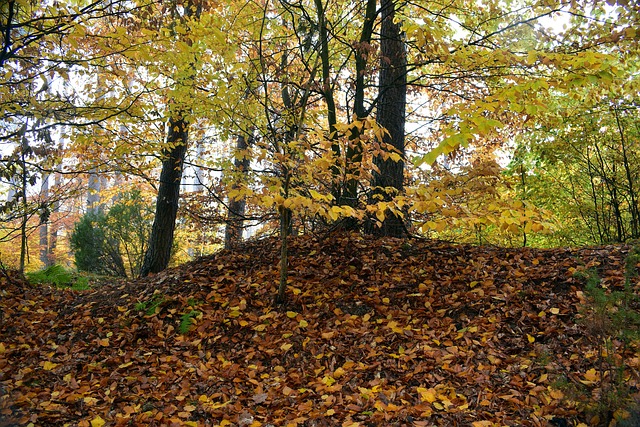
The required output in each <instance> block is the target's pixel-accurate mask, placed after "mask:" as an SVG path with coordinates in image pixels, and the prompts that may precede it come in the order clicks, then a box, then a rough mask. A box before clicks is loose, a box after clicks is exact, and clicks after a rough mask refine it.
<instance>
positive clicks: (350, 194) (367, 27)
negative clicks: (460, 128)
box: [338, 0, 377, 228]
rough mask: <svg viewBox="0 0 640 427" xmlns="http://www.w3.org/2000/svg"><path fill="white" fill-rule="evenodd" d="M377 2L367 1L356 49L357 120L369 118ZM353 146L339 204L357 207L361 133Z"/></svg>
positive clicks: (354, 133)
mask: <svg viewBox="0 0 640 427" xmlns="http://www.w3.org/2000/svg"><path fill="white" fill-rule="evenodd" d="M376 4H377V1H376V0H367V5H366V10H365V17H364V23H363V26H362V32H361V33H360V40H359V42H358V44H357V45H356V49H355V61H356V77H355V78H356V82H355V83H356V84H355V89H354V91H355V93H354V99H353V113H354V115H355V117H356V120H364V119H366V118H367V115H368V113H369V112H368V111H367V109H366V108H365V106H364V95H365V84H366V81H365V75H366V71H367V64H368V58H369V57H370V56H371V37H372V35H373V27H374V23H375V20H376V16H377V11H376ZM350 138H351V144H350V145H349V147H348V148H347V150H346V153H345V154H346V174H347V179H346V183H345V188H344V191H343V193H342V197H341V199H342V200H339V201H338V204H339V205H341V204H344V205H349V206H351V207H356V206H357V204H358V177H359V176H360V164H361V163H362V142H360V132H359V131H358V130H356V129H354V130H353V131H352V133H351V135H350ZM350 222H351V224H348V226H347V228H355V227H354V225H355V223H354V222H353V221H350Z"/></svg>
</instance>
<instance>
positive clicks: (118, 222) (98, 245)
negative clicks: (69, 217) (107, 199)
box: [71, 190, 152, 277]
mask: <svg viewBox="0 0 640 427" xmlns="http://www.w3.org/2000/svg"><path fill="white" fill-rule="evenodd" d="M151 219H152V210H151V208H150V206H149V205H148V204H147V203H145V201H144V200H143V198H142V196H141V194H140V191H137V190H135V191H130V192H126V193H123V194H121V195H119V197H118V200H117V202H116V203H114V204H113V205H112V206H111V208H110V209H109V211H108V212H107V213H106V214H105V213H102V212H90V213H87V214H85V215H84V216H83V217H82V218H81V219H80V221H79V222H78V223H77V224H76V225H75V228H74V230H73V233H72V235H71V249H73V250H74V252H75V260H76V266H77V268H78V270H79V271H87V272H91V273H97V274H105V275H109V276H121V277H126V276H127V275H129V276H131V277H135V276H138V275H139V273H140V268H141V267H142V263H143V261H144V255H145V252H146V248H147V242H148V241H149V234H150V231H151V224H152V220H151Z"/></svg>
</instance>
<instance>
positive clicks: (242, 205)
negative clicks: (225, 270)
mask: <svg viewBox="0 0 640 427" xmlns="http://www.w3.org/2000/svg"><path fill="white" fill-rule="evenodd" d="M249 140H251V137H250V138H249ZM248 147H249V143H247V139H246V138H245V137H244V135H238V137H237V139H236V156H237V157H236V159H235V160H234V166H235V171H236V172H238V173H240V174H242V178H244V177H245V175H246V174H247V172H248V170H249V157H247V155H246V150H247V148H248ZM240 156H242V157H240ZM233 188H237V186H235V185H234V187H233ZM245 209H246V199H245V197H244V196H243V197H239V198H233V199H229V206H228V210H227V223H226V227H225V230H224V247H225V248H226V249H230V248H232V247H233V246H235V245H236V244H238V243H239V242H241V241H242V230H243V228H244V216H245Z"/></svg>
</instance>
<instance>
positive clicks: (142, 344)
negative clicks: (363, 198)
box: [0, 234, 638, 427]
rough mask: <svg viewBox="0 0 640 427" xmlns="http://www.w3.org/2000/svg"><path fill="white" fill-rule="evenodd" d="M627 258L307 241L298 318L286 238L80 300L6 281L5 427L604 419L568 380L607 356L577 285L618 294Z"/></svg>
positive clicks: (0, 334)
mask: <svg viewBox="0 0 640 427" xmlns="http://www.w3.org/2000/svg"><path fill="white" fill-rule="evenodd" d="M628 251H629V248H628V247H626V246H607V247H599V248H585V249H555V250H533V249H526V248H525V249H522V248H520V249H502V248H493V247H473V246H460V245H450V244H446V243H440V242H430V241H420V240H400V239H373V238H368V237H364V236H361V235H356V234H329V235H326V236H323V237H309V236H305V237H297V238H294V239H293V240H292V241H291V243H290V255H291V257H290V262H291V265H290V271H291V274H290V279H289V287H288V290H287V293H288V303H287V304H285V305H283V306H275V305H274V304H273V300H274V295H275V293H276V288H277V281H278V277H279V273H278V254H279V252H278V242H277V240H276V239H265V240H261V241H256V242H252V243H248V244H246V245H245V246H243V247H241V248H239V249H237V250H235V251H221V252H219V253H217V254H215V255H212V256H210V257H207V258H203V259H200V260H198V261H194V262H191V263H188V264H185V265H183V266H180V267H178V268H175V269H171V270H168V271H166V272H163V273H161V274H158V275H155V276H152V277H150V278H147V279H145V280H139V281H130V282H124V283H115V282H114V283H112V284H108V285H103V286H100V287H99V288H95V289H92V290H90V291H86V292H80V293H79V292H74V291H69V290H60V289H54V288H50V287H38V288H35V287H31V286H29V285H26V284H25V283H23V282H22V281H20V280H19V279H18V278H16V277H13V278H11V277H6V276H5V277H2V279H1V280H2V282H1V287H0V425H28V424H29V423H32V424H33V425H42V426H45V425H46V426H62V425H78V426H91V427H95V426H102V425H108V426H129V425H149V426H154V425H155V426H160V425H175V426H180V425H187V426H217V425H220V426H225V425H227V426H241V427H246V426H431V425H437V426H465V425H474V426H491V425H508V426H529V425H531V426H539V425H542V426H544V425H550V424H549V423H550V421H552V420H553V421H554V423H555V422H566V420H568V422H569V423H570V424H569V425H571V424H575V423H577V422H578V421H585V422H588V420H587V419H586V418H585V417H586V415H585V414H584V413H583V412H582V409H581V406H580V405H578V404H573V403H572V401H570V400H568V396H566V395H565V394H566V393H565V392H563V390H562V389H561V388H559V387H558V386H557V384H556V383H557V382H558V381H559V380H560V379H564V380H566V381H569V382H571V381H576V382H580V381H582V384H587V385H590V384H591V383H593V382H592V381H588V380H589V379H590V375H591V376H593V374H592V373H593V371H592V369H593V368H594V367H595V364H596V362H597V360H598V357H597V352H596V350H595V348H593V347H592V346H591V345H590V344H589V342H590V341H589V340H588V339H585V328H586V327H587V326H586V325H585V324H584V323H581V322H580V321H579V319H580V317H581V316H582V315H581V313H582V311H581V310H582V307H584V305H585V303H586V298H585V296H584V291H583V289H584V279H580V278H579V275H576V274H575V272H576V271H577V270H578V271H579V270H587V269H595V270H597V272H598V274H599V276H600V277H601V278H602V282H601V284H602V286H604V287H607V288H609V289H616V288H619V287H621V286H623V283H624V277H623V275H624V259H625V256H626V254H627V253H628ZM636 290H637V289H636ZM626 357H627V358H628V359H629V360H630V363H629V366H628V370H629V372H628V374H627V376H628V377H629V380H628V381H629V385H630V386H631V387H635V386H636V383H635V381H636V380H637V378H638V372H637V369H638V358H637V355H635V356H634V355H633V354H632V355H626ZM587 391H589V392H592V393H594V394H597V393H598V390H597V388H596V387H592V388H591V389H587ZM558 420H560V421H558ZM494 423H495V424H494Z"/></svg>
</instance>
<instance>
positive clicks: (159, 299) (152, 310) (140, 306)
mask: <svg viewBox="0 0 640 427" xmlns="http://www.w3.org/2000/svg"><path fill="white" fill-rule="evenodd" d="M165 301H166V298H165V297H164V296H162V295H160V294H155V295H154V296H153V297H152V298H151V299H150V300H147V301H141V302H139V303H137V304H136V305H135V306H134V308H135V309H136V310H137V311H144V314H145V316H153V315H154V314H156V313H157V312H158V311H159V308H160V306H161V305H162V304H164V302H165Z"/></svg>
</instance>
